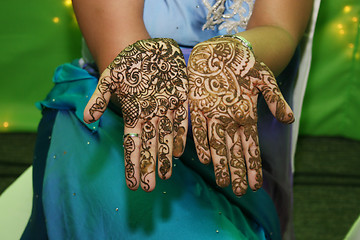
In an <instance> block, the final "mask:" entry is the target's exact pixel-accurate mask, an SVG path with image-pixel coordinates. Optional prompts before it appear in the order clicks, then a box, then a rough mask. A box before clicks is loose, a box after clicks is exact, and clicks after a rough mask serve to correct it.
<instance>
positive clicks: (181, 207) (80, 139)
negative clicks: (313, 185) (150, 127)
mask: <svg viewBox="0 0 360 240" xmlns="http://www.w3.org/2000/svg"><path fill="white" fill-rule="evenodd" d="M53 80H54V82H55V86H54V88H53V89H52V90H51V92H50V93H49V95H48V96H47V98H46V99H45V100H44V101H42V102H40V103H39V105H38V106H39V107H40V108H41V109H42V110H43V119H42V121H41V123H40V125H39V130H38V139H37V144H36V149H35V156H34V166H33V168H34V173H33V174H34V177H33V178H34V179H33V186H34V199H33V211H32V215H31V217H30V220H29V223H28V225H27V228H26V229H25V232H24V233H23V236H22V239H47V238H50V239H62V240H63V239H154V240H155V239H156V240H157V239H163V238H169V237H170V238H171V239H207V240H208V239H281V233H280V224H279V220H278V215H277V212H276V209H275V206H274V204H273V201H272V199H271V198H270V197H269V195H268V194H267V193H266V192H265V191H264V190H263V189H260V190H259V191H257V192H252V191H251V190H250V189H249V190H248V192H247V194H246V195H245V196H242V197H240V198H239V197H236V196H235V195H234V194H233V193H232V190H231V187H228V188H219V187H217V186H216V184H215V177H214V173H213V167H212V166H211V165H209V166H205V165H203V164H201V163H200V162H199V160H198V158H197V155H196V150H195V147H194V142H193V140H192V138H191V136H189V137H188V141H187V145H186V149H185V153H184V155H183V156H182V157H181V158H180V159H179V160H174V162H173V164H174V168H173V174H172V177H171V178H170V179H168V180H161V179H157V182H156V184H157V185H156V188H155V190H154V191H153V192H150V193H146V192H144V191H142V190H141V189H139V190H137V191H131V190H129V189H128V188H127V186H126V184H125V177H124V156H123V147H122V139H123V128H124V124H123V119H122V118H121V117H120V116H119V115H117V114H116V113H115V112H113V111H112V110H110V109H108V110H107V111H106V112H105V114H104V115H103V116H102V117H101V119H100V120H99V121H98V122H96V123H93V124H90V125H88V124H85V123H84V122H83V120H82V116H83V109H84V107H85V105H86V103H87V101H88V99H89V98H90V97H91V95H92V93H93V91H94V90H95V87H96V85H97V78H96V77H94V76H92V75H91V74H89V72H88V71H86V70H84V69H83V68H81V67H80V66H79V61H78V60H77V61H74V62H73V63H68V64H64V65H61V66H60V67H58V68H57V70H56V72H55V75H54V79H53Z"/></svg>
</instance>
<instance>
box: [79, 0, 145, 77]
mask: <svg viewBox="0 0 360 240" xmlns="http://www.w3.org/2000/svg"><path fill="white" fill-rule="evenodd" d="M73 6H74V11H75V14H76V17H77V20H78V23H79V26H80V29H81V32H82V34H83V36H84V38H85V41H86V43H87V45H88V47H89V49H90V52H91V54H92V55H93V58H94V60H95V62H96V63H97V65H98V67H99V70H100V72H102V71H103V70H104V69H105V68H106V67H107V66H108V65H109V64H110V63H111V61H112V60H114V58H115V57H116V56H117V55H118V54H119V52H120V51H122V50H123V49H124V48H125V47H126V46H128V45H130V44H132V43H134V42H136V41H137V40H142V39H148V38H150V37H149V34H148V33H147V31H146V28H145V25H144V22H143V15H142V14H143V7H144V1H142V0H136V1H133V0H121V1H120V0H102V1H98V0H73Z"/></svg>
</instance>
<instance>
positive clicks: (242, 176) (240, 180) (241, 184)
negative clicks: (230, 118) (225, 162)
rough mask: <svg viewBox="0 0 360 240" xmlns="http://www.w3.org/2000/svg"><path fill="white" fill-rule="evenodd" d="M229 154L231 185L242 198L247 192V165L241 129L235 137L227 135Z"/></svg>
mask: <svg viewBox="0 0 360 240" xmlns="http://www.w3.org/2000/svg"><path fill="white" fill-rule="evenodd" d="M226 142H227V145H228V146H230V148H229V149H228V151H229V153H228V156H229V161H230V162H229V168H230V173H231V185H232V190H233V192H234V194H235V195H237V196H242V195H244V194H245V193H246V190H247V186H248V185H247V179H246V164H245V159H244V154H243V150H242V144H241V136H240V129H238V131H236V132H235V133H234V135H233V136H229V135H228V134H226Z"/></svg>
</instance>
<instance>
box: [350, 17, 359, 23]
mask: <svg viewBox="0 0 360 240" xmlns="http://www.w3.org/2000/svg"><path fill="white" fill-rule="evenodd" d="M351 20H352V21H353V22H355V23H356V22H357V21H358V20H359V19H358V18H357V17H353V18H352V19H351Z"/></svg>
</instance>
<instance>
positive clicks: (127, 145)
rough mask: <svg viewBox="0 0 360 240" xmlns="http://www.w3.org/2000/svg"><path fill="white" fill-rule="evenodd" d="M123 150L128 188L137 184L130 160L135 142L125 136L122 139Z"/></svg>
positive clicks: (133, 166)
mask: <svg viewBox="0 0 360 240" xmlns="http://www.w3.org/2000/svg"><path fill="white" fill-rule="evenodd" d="M124 151H125V178H126V182H127V184H128V187H129V188H130V189H133V188H135V187H136V186H137V183H138V181H137V180H136V177H135V164H134V163H133V162H132V161H131V158H130V156H131V153H133V152H134V151H135V142H134V140H133V139H132V138H131V137H130V136H127V137H125V139H124Z"/></svg>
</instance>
